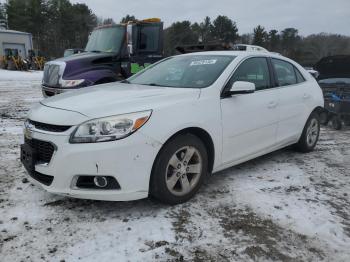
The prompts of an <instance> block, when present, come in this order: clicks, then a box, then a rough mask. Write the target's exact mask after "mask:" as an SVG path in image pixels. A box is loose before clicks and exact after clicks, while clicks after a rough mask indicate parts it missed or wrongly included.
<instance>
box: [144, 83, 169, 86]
mask: <svg viewBox="0 0 350 262" xmlns="http://www.w3.org/2000/svg"><path fill="white" fill-rule="evenodd" d="M145 85H147V86H161V87H174V86H166V85H160V84H157V83H149V84H145Z"/></svg>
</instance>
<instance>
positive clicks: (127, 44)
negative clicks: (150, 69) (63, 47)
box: [42, 19, 163, 97]
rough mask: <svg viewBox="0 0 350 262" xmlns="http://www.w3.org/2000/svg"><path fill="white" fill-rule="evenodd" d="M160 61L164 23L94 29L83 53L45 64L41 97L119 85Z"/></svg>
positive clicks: (134, 23)
mask: <svg viewBox="0 0 350 262" xmlns="http://www.w3.org/2000/svg"><path fill="white" fill-rule="evenodd" d="M162 58H163V23H162V22H161V21H160V20H159V19H147V20H142V21H137V22H129V23H128V24H118V25H104V26H100V27H97V28H95V29H94V30H93V31H92V33H91V35H90V37H89V40H88V43H87V45H86V47H85V49H84V52H82V53H79V54H75V55H71V56H67V57H63V58H59V59H56V60H54V61H50V62H48V63H46V64H45V67H44V76H43V81H42V91H43V95H44V97H49V96H53V95H56V94H60V93H63V92H66V91H71V90H75V89H78V88H83V87H87V86H92V85H98V84H103V83H109V82H115V81H120V80H123V79H125V78H128V77H129V76H131V75H132V74H135V73H137V72H138V71H140V70H142V69H143V68H145V67H147V66H148V65H150V64H152V63H155V62H157V61H159V60H160V59H162Z"/></svg>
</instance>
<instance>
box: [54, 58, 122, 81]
mask: <svg viewBox="0 0 350 262" xmlns="http://www.w3.org/2000/svg"><path fill="white" fill-rule="evenodd" d="M117 57H118V54H117V53H103V52H101V53H94V52H83V53H79V54H75V55H71V56H67V57H62V58H59V59H56V60H54V61H53V62H65V64H66V66H65V70H64V72H63V78H65V79H70V78H72V77H73V78H74V76H76V75H77V74H79V73H82V72H85V71H87V70H91V68H94V67H96V66H99V67H100V68H101V66H102V67H103V66H105V65H106V64H109V63H112V61H113V59H116V60H117ZM49 63H50V62H49Z"/></svg>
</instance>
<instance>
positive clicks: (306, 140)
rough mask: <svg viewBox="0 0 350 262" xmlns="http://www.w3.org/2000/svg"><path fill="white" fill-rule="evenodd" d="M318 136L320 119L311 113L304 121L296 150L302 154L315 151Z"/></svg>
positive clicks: (314, 113)
mask: <svg viewBox="0 0 350 262" xmlns="http://www.w3.org/2000/svg"><path fill="white" fill-rule="evenodd" d="M319 136H320V118H319V115H318V114H317V113H316V112H313V113H311V115H310V116H309V118H308V120H307V121H306V124H305V127H304V129H303V133H302V135H301V137H300V139H299V141H298V143H297V144H296V149H297V150H298V151H300V152H303V153H308V152H311V151H313V150H314V149H315V146H316V144H317V141H318V138H319Z"/></svg>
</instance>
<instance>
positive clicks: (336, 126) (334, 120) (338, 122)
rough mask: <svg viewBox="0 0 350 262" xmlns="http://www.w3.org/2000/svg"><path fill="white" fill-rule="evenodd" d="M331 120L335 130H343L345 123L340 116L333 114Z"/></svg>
mask: <svg viewBox="0 0 350 262" xmlns="http://www.w3.org/2000/svg"><path fill="white" fill-rule="evenodd" d="M331 122H332V127H333V128H334V129H335V130H341V129H342V127H343V123H342V121H341V119H340V118H339V117H338V116H333V117H332V120H331Z"/></svg>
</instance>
